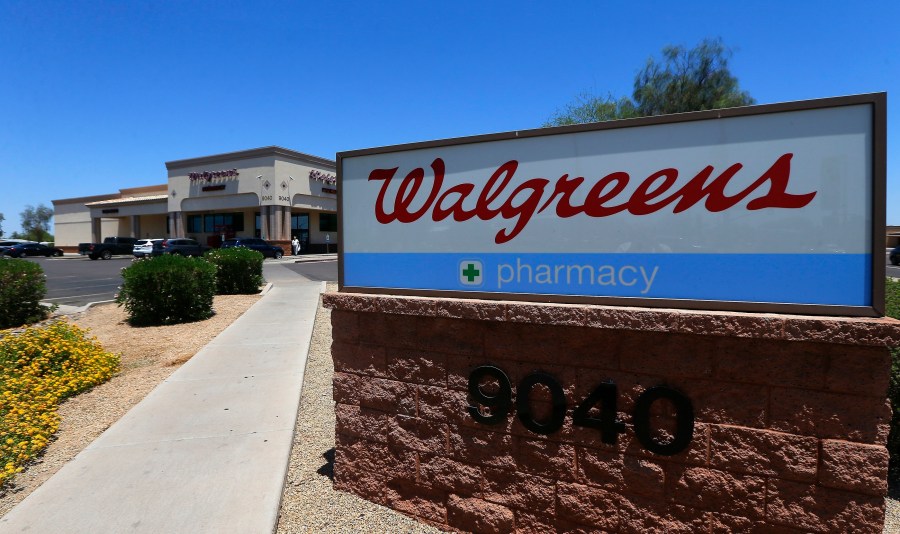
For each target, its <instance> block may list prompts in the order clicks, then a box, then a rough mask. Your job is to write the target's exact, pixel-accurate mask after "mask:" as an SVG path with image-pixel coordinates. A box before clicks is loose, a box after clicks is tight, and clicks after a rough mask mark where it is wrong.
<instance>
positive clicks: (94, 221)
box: [91, 217, 102, 243]
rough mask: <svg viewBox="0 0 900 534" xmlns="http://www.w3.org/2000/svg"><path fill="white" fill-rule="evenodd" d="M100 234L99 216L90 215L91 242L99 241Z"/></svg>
mask: <svg viewBox="0 0 900 534" xmlns="http://www.w3.org/2000/svg"><path fill="white" fill-rule="evenodd" d="M101 239H102V238H101V236H100V218H99V217H91V242H92V243H99V242H100V240H101Z"/></svg>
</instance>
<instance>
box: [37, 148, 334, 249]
mask: <svg viewBox="0 0 900 534" xmlns="http://www.w3.org/2000/svg"><path fill="white" fill-rule="evenodd" d="M166 169H167V172H168V180H167V183H165V184H161V185H154V186H147V187H136V188H129V189H122V190H120V191H119V192H118V193H114V194H108V195H97V196H92V197H80V198H70V199H61V200H54V201H53V206H54V215H55V232H56V236H55V237H56V245H57V246H60V247H63V248H66V249H73V248H74V247H77V246H78V243H82V242H88V241H92V242H96V241H100V240H102V239H103V238H105V237H111V236H123V237H124V236H128V237H138V238H165V237H192V238H194V239H197V240H198V241H200V242H201V243H208V244H211V245H213V246H215V245H217V244H218V242H219V241H220V240H221V239H222V238H227V237H233V236H239V237H240V236H245V237H246V236H258V237H262V238H264V239H267V240H269V241H270V242H273V243H278V244H282V245H288V248H289V245H290V241H291V238H292V237H293V236H297V237H298V239H299V240H300V241H301V242H303V245H304V246H303V251H302V252H320V251H325V250H328V248H326V247H329V248H330V249H331V250H334V248H335V246H336V243H337V241H338V233H337V228H336V212H337V185H336V183H335V163H334V161H332V160H328V159H325V158H320V157H317V156H311V155H308V154H303V153H301V152H296V151H293V150H289V149H285V148H281V147H275V146H272V147H264V148H258V149H252V150H244V151H239V152H230V153H226V154H218V155H213V156H204V157H198V158H191V159H183V160H176V161H169V162H167V163H166Z"/></svg>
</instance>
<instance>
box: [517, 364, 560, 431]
mask: <svg viewBox="0 0 900 534" xmlns="http://www.w3.org/2000/svg"><path fill="white" fill-rule="evenodd" d="M538 384H542V385H544V386H547V389H549V390H550V395H551V397H552V398H553V413H552V414H551V416H550V420H549V421H545V422H541V421H537V420H535V419H534V417H533V416H532V414H531V401H530V396H531V389H532V388H533V387H534V386H536V385H538ZM516 410H517V411H518V412H519V420H520V421H522V425H524V426H525V428H527V429H528V430H531V431H532V432H535V433H537V434H552V433H553V432H556V431H557V430H559V428H560V427H561V426H562V425H563V422H564V421H565V420H566V394H565V393H564V392H563V388H562V386H561V385H559V382H557V381H556V379H554V378H553V377H552V376H550V375H548V374H547V373H542V372H540V371H538V372H534V373H531V374H530V375H528V376H526V377H525V378H523V379H522V381H521V382H520V383H519V387H518V389H516Z"/></svg>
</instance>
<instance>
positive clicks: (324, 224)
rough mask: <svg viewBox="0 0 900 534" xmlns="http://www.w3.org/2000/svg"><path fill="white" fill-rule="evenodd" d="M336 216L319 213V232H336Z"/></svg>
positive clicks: (334, 214)
mask: <svg viewBox="0 0 900 534" xmlns="http://www.w3.org/2000/svg"><path fill="white" fill-rule="evenodd" d="M337 229H338V227H337V214H336V213H320V214H319V231H320V232H337Z"/></svg>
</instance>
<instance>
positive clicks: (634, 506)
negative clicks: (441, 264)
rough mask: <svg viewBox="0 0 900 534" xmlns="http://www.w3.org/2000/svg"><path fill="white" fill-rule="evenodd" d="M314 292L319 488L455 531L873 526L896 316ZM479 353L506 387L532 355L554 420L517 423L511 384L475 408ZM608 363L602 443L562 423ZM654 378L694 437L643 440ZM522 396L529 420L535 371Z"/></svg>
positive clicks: (535, 397) (660, 407) (535, 398)
mask: <svg viewBox="0 0 900 534" xmlns="http://www.w3.org/2000/svg"><path fill="white" fill-rule="evenodd" d="M324 302H325V305H326V306H328V307H330V308H332V310H333V311H332V326H333V329H332V331H333V339H334V342H333V345H332V355H333V359H334V365H335V375H334V398H335V402H336V406H335V411H336V416H337V425H336V430H335V431H336V439H337V451H336V460H335V486H336V487H337V488H338V489H341V490H344V491H349V492H352V493H355V494H357V495H359V496H361V497H363V498H365V499H368V500H370V501H373V502H376V503H379V504H382V505H385V506H389V507H391V508H394V509H396V510H399V511H401V512H403V513H405V514H408V515H410V516H413V517H416V518H417V519H419V520H420V521H423V522H426V523H430V524H433V525H436V526H438V527H441V528H446V529H451V530H461V531H472V532H554V531H559V532H563V531H564V532H569V531H573V532H580V531H581V532H584V531H603V532H635V533H637V532H641V533H643V532H667V533H671V532H691V533H693V532H781V531H784V532H798V531H799V532H844V531H854V532H872V533H880V532H881V528H882V524H883V518H884V495H885V493H886V490H887V483H886V479H887V464H888V454H887V450H886V449H885V446H884V444H885V442H886V439H887V434H888V430H889V423H890V408H889V405H888V402H887V400H886V393H887V386H888V380H889V370H890V362H889V353H888V349H887V347H889V346H896V345H900V327H898V324H900V322H897V321H894V320H892V319H852V318H817V317H808V316H784V315H771V314H736V313H721V312H688V311H677V310H653V309H638V308H612V307H603V306H578V305H550V304H532V303H518V302H495V301H479V300H461V299H432V298H419V297H397V296H379V295H363V294H347V293H330V294H326V295H325V298H324ZM486 364H490V365H493V366H496V367H497V368H500V369H502V370H503V371H504V373H505V374H506V375H507V376H508V377H509V379H510V382H511V384H512V387H513V390H514V391H515V389H516V387H517V385H518V384H519V382H520V381H521V380H522V378H524V377H525V376H526V375H529V374H531V373H533V372H535V371H540V372H543V373H546V374H547V375H550V376H551V377H553V379H554V380H555V381H557V382H558V383H559V384H560V385H561V386H562V391H563V392H564V395H565V399H566V416H565V421H564V423H563V425H562V426H561V427H560V428H559V429H558V430H556V431H553V432H551V433H549V434H539V433H535V432H532V431H531V430H528V429H527V428H526V427H525V426H523V424H522V422H521V421H520V420H519V417H518V416H517V414H516V409H515V403H513V407H512V408H511V410H510V414H509V416H508V417H506V419H504V420H501V421H500V422H499V423H498V424H493V425H488V424H484V423H479V422H477V421H475V419H474V418H473V417H472V415H470V413H469V410H468V406H469V405H470V400H471V399H470V397H469V393H468V386H469V377H470V374H471V373H472V370H473V369H475V368H477V367H479V366H482V365H486ZM609 382H612V383H615V384H616V390H617V411H618V417H619V419H620V420H621V421H622V422H623V423H624V424H625V428H624V431H623V432H622V433H620V434H618V437H617V442H616V443H615V444H614V445H613V444H608V443H604V442H603V440H602V439H601V432H600V430H598V429H596V428H587V427H581V426H576V425H574V424H573V410H574V409H575V408H576V406H577V405H578V404H579V403H580V402H581V401H582V400H583V399H585V398H586V397H587V396H588V395H589V394H590V393H591V391H593V389H594V388H595V387H597V386H598V384H602V383H609ZM658 385H666V386H668V387H670V388H672V389H674V390H677V391H679V392H681V393H682V394H683V395H685V396H686V397H687V398H688V399H690V402H691V404H692V407H693V413H694V426H693V437H692V439H691V440H690V442H689V444H688V445H687V447H686V448H685V449H684V450H683V451H681V452H679V453H677V454H674V455H660V454H654V453H653V452H650V451H649V450H647V447H646V446H645V445H644V444H642V443H641V442H640V440H638V439H637V438H636V436H635V432H634V430H633V418H634V417H635V416H634V405H635V400H636V399H637V397H638V396H639V395H641V394H642V393H643V392H644V391H646V390H647V389H648V388H652V387H654V386H658ZM483 391H485V393H490V392H491V386H490V385H489V384H488V383H485V384H484V385H483ZM514 396H515V394H514ZM530 399H531V401H530V404H531V406H532V407H533V415H534V418H535V419H536V420H546V419H547V417H549V414H550V413H551V412H552V403H551V402H550V394H549V393H548V390H547V388H545V387H544V386H538V387H535V388H534V389H532V392H531V395H530ZM482 413H486V411H484V410H483V411H482ZM592 413H594V412H592ZM676 415H677V414H676V413H675V412H674V411H673V409H672V407H671V405H670V403H668V402H667V401H657V402H655V403H654V404H653V409H652V411H651V427H652V428H654V429H655V430H654V432H655V434H654V438H653V439H654V440H656V441H657V442H660V443H664V442H666V440H667V439H669V438H670V437H671V435H672V434H674V433H676V432H677V430H676V422H677V417H676Z"/></svg>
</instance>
